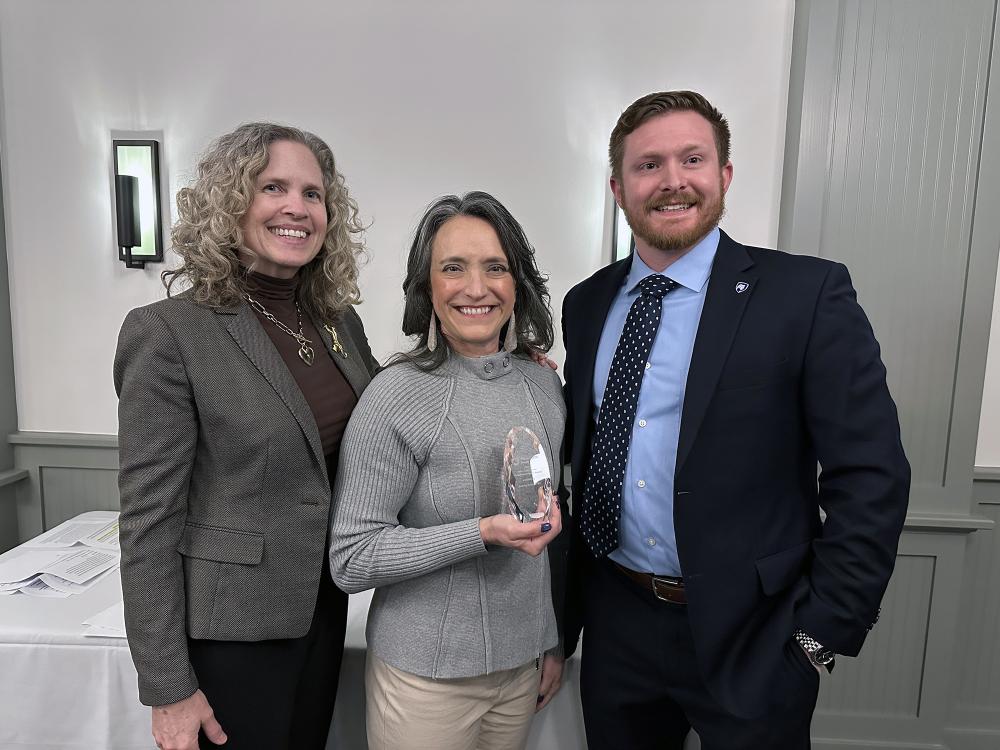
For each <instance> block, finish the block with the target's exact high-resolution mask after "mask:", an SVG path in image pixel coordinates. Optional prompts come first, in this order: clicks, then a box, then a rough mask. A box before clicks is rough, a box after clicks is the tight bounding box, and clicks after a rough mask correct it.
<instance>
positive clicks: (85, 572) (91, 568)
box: [37, 549, 118, 583]
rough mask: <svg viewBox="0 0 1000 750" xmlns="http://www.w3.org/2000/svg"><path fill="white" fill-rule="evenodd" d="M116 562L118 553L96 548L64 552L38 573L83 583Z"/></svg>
mask: <svg viewBox="0 0 1000 750" xmlns="http://www.w3.org/2000/svg"><path fill="white" fill-rule="evenodd" d="M117 564H118V555H114V554H111V553H109V552H99V551H98V550H96V549H80V550H77V551H75V552H64V553H62V554H61V555H60V557H59V559H58V560H55V561H53V562H50V563H48V564H47V565H45V566H44V567H42V568H40V569H39V570H38V571H37V572H39V573H51V574H52V575H55V576H59V577H60V578H63V579H65V580H67V581H70V582H71V583H84V582H86V581H89V580H90V579H91V578H93V577H94V576H96V575H97V574H98V573H103V572H104V571H106V570H108V569H109V568H111V567H113V566H115V565H117Z"/></svg>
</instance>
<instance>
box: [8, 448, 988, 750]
mask: <svg viewBox="0 0 1000 750" xmlns="http://www.w3.org/2000/svg"><path fill="white" fill-rule="evenodd" d="M10 442H11V443H12V445H13V446H14V452H15V457H16V466H17V467H18V471H26V472H27V475H28V478H27V479H26V480H24V481H20V482H18V483H17V484H16V485H15V486H16V487H17V492H18V502H17V510H18V528H19V538H20V539H21V540H23V539H27V538H29V537H31V536H33V535H35V534H37V533H39V532H40V531H42V530H44V529H46V528H51V527H52V526H54V525H56V524H58V523H60V522H61V521H63V520H65V519H66V518H70V517H72V516H74V515H76V514H77V513H81V512H83V511H85V510H95V509H115V508H117V506H118V489H117V485H116V476H117V466H118V447H117V440H116V438H115V437H114V436H113V435H70V434H53V433H30V432H19V433H15V434H14V435H12V436H11V437H10ZM974 497H975V511H974V514H975V517H974V519H973V520H972V521H969V522H968V523H956V522H955V521H954V519H953V518H952V517H948V516H942V517H935V516H933V515H927V514H914V515H912V516H911V518H910V519H909V520H908V522H907V528H906V531H905V532H904V534H903V538H902V540H901V541H900V549H899V556H898V558H897V562H896V571H895V574H894V575H893V578H892V582H891V583H890V585H889V589H888V591H887V592H886V596H885V601H884V603H883V607H882V616H881V618H880V620H879V622H878V625H877V626H876V627H875V629H874V630H873V631H872V634H871V636H870V637H869V639H868V641H867V643H866V644H865V647H864V650H863V651H862V653H861V656H859V657H858V658H857V659H848V658H840V659H838V662H837V668H836V670H835V671H834V674H833V675H832V676H831V677H829V678H824V680H823V687H822V690H821V692H820V698H819V703H818V706H817V709H816V717H815V720H814V721H813V737H814V747H816V748H818V749H821V750H834V748H841V749H843V748H872V749H874V748H894V750H905V749H910V748H912V749H913V750H918V749H920V750H931V749H933V748H941V749H942V750H986V749H987V748H989V749H990V750H996V748H998V747H1000V636H998V634H1000V587H998V585H997V582H998V581H1000V531H998V526H997V525H998V524H1000V469H978V470H977V471H976V475H975V483H974Z"/></svg>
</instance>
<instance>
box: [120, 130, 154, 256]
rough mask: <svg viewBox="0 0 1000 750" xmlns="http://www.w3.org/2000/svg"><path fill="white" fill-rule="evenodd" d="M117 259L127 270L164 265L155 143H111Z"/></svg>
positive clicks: (131, 141)
mask: <svg viewBox="0 0 1000 750" xmlns="http://www.w3.org/2000/svg"><path fill="white" fill-rule="evenodd" d="M112 145H113V150H114V154H115V217H116V219H117V225H118V227H117V229H118V260H120V261H122V262H124V263H125V267H126V268H145V266H146V263H162V262H163V242H162V240H161V237H160V156H159V144H158V143H157V142H156V141H133V140H113V141H112Z"/></svg>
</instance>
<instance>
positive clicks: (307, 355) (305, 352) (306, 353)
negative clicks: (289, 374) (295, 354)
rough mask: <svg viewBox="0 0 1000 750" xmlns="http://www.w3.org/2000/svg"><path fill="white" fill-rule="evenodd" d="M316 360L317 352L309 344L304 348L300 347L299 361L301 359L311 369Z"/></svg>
mask: <svg viewBox="0 0 1000 750" xmlns="http://www.w3.org/2000/svg"><path fill="white" fill-rule="evenodd" d="M315 358H316V352H314V351H313V348H312V347H311V346H309V344H302V346H300V347H299V359H301V360H302V361H303V362H305V363H306V364H307V365H309V366H310V367H311V366H312V363H313V359H315Z"/></svg>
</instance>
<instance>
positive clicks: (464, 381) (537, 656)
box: [330, 192, 566, 750]
mask: <svg viewBox="0 0 1000 750" xmlns="http://www.w3.org/2000/svg"><path fill="white" fill-rule="evenodd" d="M403 291H404V293H405V296H406V305H405V310H404V313H403V332H404V333H406V334H408V335H416V336H419V341H418V343H417V345H416V347H415V348H414V349H413V350H412V351H410V352H409V353H407V354H403V355H399V356H398V357H397V358H396V360H395V361H394V363H393V365H391V366H389V367H387V368H386V369H384V370H383V371H382V372H381V373H379V374H378V375H377V376H376V377H375V379H374V380H373V381H372V383H371V385H370V386H369V387H368V389H367V390H366V391H365V393H364V394H363V396H362V398H361V400H360V402H359V403H358V406H357V407H356V409H355V411H354V413H353V415H352V417H351V420H350V423H349V424H348V427H347V431H346V432H345V434H344V438H343V444H342V452H341V457H340V471H339V475H338V478H337V483H336V487H335V490H334V508H335V510H334V517H333V527H332V532H331V542H330V545H331V546H330V565H331V570H332V572H333V576H334V579H335V580H336V582H337V585H338V586H340V587H341V588H342V589H343V590H344V591H348V592H356V591H362V590H364V589H368V588H373V587H374V588H375V589H376V590H375V595H374V597H373V599H372V604H371V609H370V610H369V615H368V629H367V637H368V646H369V653H368V665H367V669H366V675H365V685H366V695H367V724H368V741H369V746H370V747H371V748H372V750H382V749H388V748H394V749H395V748H429V747H433V748H438V749H450V748H454V750H472V749H473V748H519V747H523V746H524V744H525V742H526V740H527V736H528V730H529V728H530V723H531V717H532V715H533V714H534V713H535V711H536V710H538V709H540V708H542V707H544V705H545V704H546V703H548V701H549V700H550V699H551V697H552V696H553V695H554V694H555V692H556V690H558V688H559V684H560V680H561V675H562V655H561V649H560V647H559V633H558V628H557V625H556V618H555V615H554V608H553V596H552V591H553V587H552V585H551V580H550V579H552V580H555V582H556V584H557V585H556V586H555V590H556V591H561V590H562V585H561V581H562V579H563V575H564V571H565V552H564V546H563V545H562V544H561V543H560V541H561V540H560V541H557V542H556V543H555V544H553V545H552V546H551V547H550V546H549V544H550V542H553V540H556V538H557V535H558V534H559V531H560V529H561V526H562V522H561V519H562V513H561V509H560V508H559V503H558V502H556V503H553V508H552V512H551V516H550V517H549V519H548V520H546V519H545V518H541V519H538V520H533V521H532V520H526V521H525V522H521V521H519V520H518V519H516V518H515V517H514V516H512V515H508V514H505V513H502V512H501V469H502V463H503V447H504V438H505V437H506V435H507V432H508V431H509V430H510V429H511V428H512V427H515V426H524V427H527V428H529V429H530V430H531V431H532V432H534V434H535V435H537V436H538V438H539V441H540V443H541V445H542V448H543V450H544V453H545V456H546V458H547V460H548V464H549V467H548V468H549V472H550V474H551V475H552V476H555V471H556V469H558V468H559V463H558V456H559V451H560V446H561V443H562V437H563V428H564V425H565V419H566V408H565V405H564V403H563V399H562V390H561V386H560V382H559V378H558V376H557V375H556V374H555V373H554V372H552V370H551V369H549V368H548V367H544V366H539V365H538V364H535V362H533V361H532V359H531V357H532V356H533V355H534V356H537V355H538V354H539V353H541V352H544V351H547V350H548V349H549V347H550V346H551V344H552V335H553V334H552V316H551V311H550V309H549V305H548V300H549V297H548V290H547V288H546V285H545V279H544V277H543V276H542V275H541V274H540V273H539V271H538V268H537V266H536V264H535V259H534V250H533V249H532V247H531V245H530V244H529V243H528V240H527V238H526V237H525V235H524V231H523V230H522V228H521V226H520V225H519V224H518V223H517V221H516V220H515V219H514V218H513V216H511V215H510V213H509V212H508V211H507V209H506V208H504V207H503V206H502V205H501V204H500V203H499V201H497V200H496V199H495V198H493V197H492V196H490V195H488V194H486V193H481V192H473V193H469V194H467V195H465V196H463V197H462V198H459V197H457V196H446V197H444V198H441V199H439V200H437V201H435V202H434V203H433V204H431V206H430V207H429V208H428V209H427V211H426V213H425V214H424V217H423V219H422V220H421V222H420V225H419V227H418V229H417V233H416V236H415V238H414V241H413V246H412V247H411V249H410V255H409V260H408V264H407V276H406V280H405V281H404V282H403ZM501 341H502V342H503V346H501Z"/></svg>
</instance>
